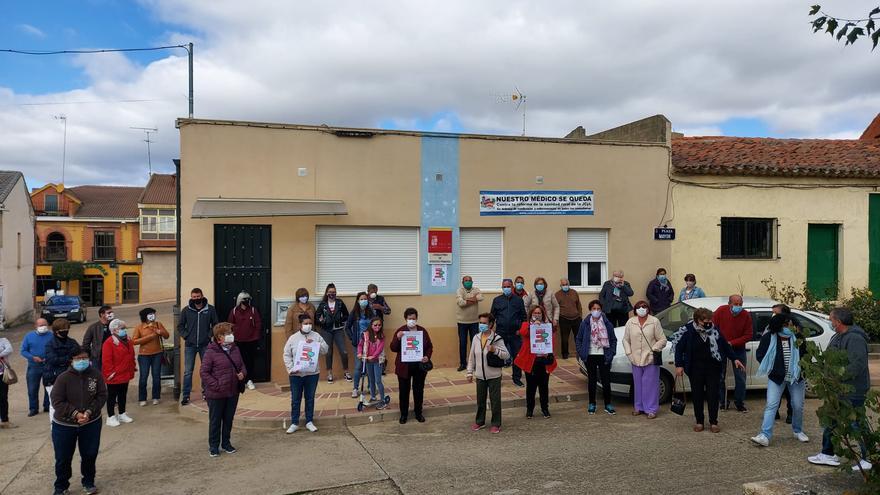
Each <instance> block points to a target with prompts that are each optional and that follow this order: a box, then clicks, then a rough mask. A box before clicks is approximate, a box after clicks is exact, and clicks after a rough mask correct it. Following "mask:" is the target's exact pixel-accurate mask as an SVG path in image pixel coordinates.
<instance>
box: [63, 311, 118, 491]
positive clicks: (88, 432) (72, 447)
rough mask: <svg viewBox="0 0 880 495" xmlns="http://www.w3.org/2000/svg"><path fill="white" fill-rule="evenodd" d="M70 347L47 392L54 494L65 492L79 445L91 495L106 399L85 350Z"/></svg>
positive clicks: (100, 379) (85, 487) (84, 483)
mask: <svg viewBox="0 0 880 495" xmlns="http://www.w3.org/2000/svg"><path fill="white" fill-rule="evenodd" d="M55 321H58V320H55ZM71 341H72V339H71ZM70 350H71V356H70V360H69V361H68V366H69V367H68V368H66V369H65V371H64V372H63V373H61V374H60V375H59V376H58V378H57V380H55V385H54V386H53V387H52V394H51V396H52V446H53V447H54V449H55V491H54V493H55V494H56V495H63V494H66V493H68V491H67V490H68V488H70V477H71V475H72V474H73V469H72V464H73V454H74V453H75V452H76V449H77V447H79V456H80V459H81V460H80V472H81V473H82V486H83V493H87V494H93V493H98V489H97V487H96V486H95V474H96V470H95V462H96V461H97V459H98V451H99V449H100V446H101V424H102V421H101V409H102V408H103V407H104V404H105V403H106V402H107V386H106V385H105V383H104V378H103V377H102V376H101V372H100V371H99V370H98V369H97V368H95V367H94V366H92V365H91V363H90V362H89V352H88V351H87V350H85V349H83V348H81V347H80V346H79V345H74V346H73V347H71V349H70Z"/></svg>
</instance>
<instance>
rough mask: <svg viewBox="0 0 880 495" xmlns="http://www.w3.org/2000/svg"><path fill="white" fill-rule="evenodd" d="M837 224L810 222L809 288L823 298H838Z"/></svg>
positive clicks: (808, 249)
mask: <svg viewBox="0 0 880 495" xmlns="http://www.w3.org/2000/svg"><path fill="white" fill-rule="evenodd" d="M839 230H840V225H837V224H812V223H811V224H810V225H809V226H808V230H807V288H809V289H810V292H812V293H813V295H815V296H816V297H817V298H819V299H822V300H828V299H836V298H837V285H838V278H837V262H838V258H837V255H838V252H837V251H838V242H837V235H838V234H837V233H838V231H839Z"/></svg>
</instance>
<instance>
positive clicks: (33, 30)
mask: <svg viewBox="0 0 880 495" xmlns="http://www.w3.org/2000/svg"><path fill="white" fill-rule="evenodd" d="M16 27H17V28H18V30H19V31H21V32H22V33H24V34H27V35H29V36H33V37H34V38H45V37H46V33H44V32H43V31H42V30H40V29H39V28H37V27H35V26H31V25H30V24H19V25H18V26H16Z"/></svg>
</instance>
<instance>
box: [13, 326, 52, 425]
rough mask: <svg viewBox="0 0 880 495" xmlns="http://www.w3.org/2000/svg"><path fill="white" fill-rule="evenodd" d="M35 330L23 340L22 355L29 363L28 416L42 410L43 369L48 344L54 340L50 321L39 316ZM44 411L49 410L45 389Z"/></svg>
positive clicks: (47, 395) (47, 394)
mask: <svg viewBox="0 0 880 495" xmlns="http://www.w3.org/2000/svg"><path fill="white" fill-rule="evenodd" d="M34 327H35V330H34V331H33V332H29V333H28V334H27V335H25V336H24V340H23V341H22V342H21V357H23V358H24V359H25V360H26V361H27V364H28V367H27V373H26V374H25V376H26V377H27V391H28V406H29V407H28V417H31V416H36V415H37V413H39V412H40V384H41V383H42V381H43V370H44V369H45V364H44V363H45V362H46V344H48V343H49V341H50V340H52V338H53V335H52V332H51V331H49V322H48V321H46V320H45V319H43V318H39V319H37V321H36V324H35V325H34ZM43 412H49V392H48V391H46V390H45V389H43Z"/></svg>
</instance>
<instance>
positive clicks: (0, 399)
mask: <svg viewBox="0 0 880 495" xmlns="http://www.w3.org/2000/svg"><path fill="white" fill-rule="evenodd" d="M0 376H3V375H0ZM7 421H9V385H7V384H5V383H3V380H0V423H6V422H7Z"/></svg>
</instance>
